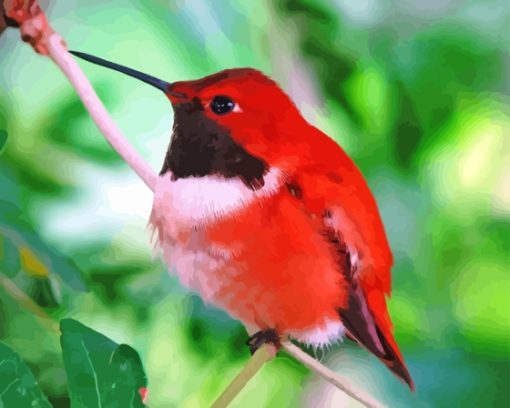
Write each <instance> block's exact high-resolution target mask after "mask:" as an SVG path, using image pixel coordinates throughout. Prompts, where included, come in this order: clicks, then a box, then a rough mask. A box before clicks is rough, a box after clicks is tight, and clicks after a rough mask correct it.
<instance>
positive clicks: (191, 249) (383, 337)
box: [72, 52, 414, 389]
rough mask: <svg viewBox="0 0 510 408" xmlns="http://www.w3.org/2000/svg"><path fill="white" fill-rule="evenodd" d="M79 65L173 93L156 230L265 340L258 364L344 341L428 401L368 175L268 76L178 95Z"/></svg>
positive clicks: (194, 87) (200, 281)
mask: <svg viewBox="0 0 510 408" xmlns="http://www.w3.org/2000/svg"><path fill="white" fill-rule="evenodd" d="M72 53H73V54H74V55H76V56H78V57H80V58H83V59H85V60H88V61H90V62H93V63H95V64H99V65H102V66H105V67H108V68H112V69H114V70H116V71H120V72H122V73H125V74H127V75H130V76H132V77H135V78H138V79H140V80H142V81H144V82H146V83H148V84H150V85H152V86H154V87H156V88H158V89H160V90H161V91H163V92H164V93H165V95H166V96H167V97H168V99H169V100H170V102H171V103H172V107H173V109H174V126H173V135H172V138H171V141H170V145H169V147H168V151H167V154H166V157H165V160H164V164H163V167H162V169H161V172H160V176H159V179H158V183H157V186H156V190H155V196H154V204H153V208H152V214H151V216H150V222H151V224H152V225H153V226H154V228H155V230H156V231H157V236H158V238H159V244H160V245H161V247H162V249H163V254H164V257H165V260H166V262H167V263H168V265H169V266H170V268H171V270H175V271H176V273H177V274H178V276H179V278H180V280H181V282H182V283H183V284H184V285H186V286H188V287H189V288H191V289H193V290H194V291H196V292H198V293H199V294H200V296H201V297H202V298H203V299H204V300H205V301H206V302H209V303H212V304H214V305H216V306H219V307H221V308H223V309H224V310H226V311H227V312H228V313H230V315H231V316H233V317H234V318H236V319H239V320H240V321H241V322H243V323H244V324H245V326H246V327H247V328H248V329H250V330H252V331H253V332H255V334H254V335H253V336H252V337H251V338H250V340H249V342H248V343H249V345H250V348H251V350H252V352H254V351H255V350H256V349H257V348H258V347H260V346H261V345H262V344H264V343H266V342H271V343H274V344H275V345H277V346H278V345H279V342H280V339H282V338H287V337H291V338H294V339H296V340H298V341H300V342H303V343H306V344H309V345H312V346H315V347H320V346H325V345H328V344H330V343H334V342H337V341H338V340H339V339H341V338H342V337H343V336H344V335H346V336H348V337H349V338H351V339H353V340H354V341H356V342H357V343H359V344H360V345H361V346H363V347H364V348H366V349H367V350H369V351H370V352H371V353H373V354H374V355H375V356H376V357H378V358H379V359H380V360H381V361H382V362H383V363H384V364H386V366H387V367H388V368H389V369H390V370H392V371H393V372H394V373H395V374H396V375H397V376H398V377H399V378H401V379H402V380H403V381H405V382H406V383H407V384H408V385H409V387H410V388H411V389H413V388H414V384H413V381H412V379H411V376H410V374H409V371H408V369H407V367H406V365H405V363H404V359H403V357H402V354H401V353H400V351H399V348H398V346H397V343H396V341H395V338H394V336H393V329H392V323H391V319H390V316H389V314H388V309H387V306H386V296H388V295H389V294H390V291H391V267H392V262H393V260H392V254H391V250H390V247H389V245H388V241H387V238H386V234H385V231H384V227H383V224H382V221H381V217H380V215H379V211H378V208H377V204H376V201H375V199H374V197H373V195H372V193H371V191H370V189H369V187H368V185H367V183H366V181H365V179H364V177H363V175H362V174H361V172H360V170H359V169H358V168H357V167H356V165H355V164H354V162H353V161H352V160H351V159H350V158H349V157H348V156H347V154H346V153H345V152H344V151H343V150H342V148H341V147H340V146H338V145H337V144H336V143H335V142H334V141H333V140H332V139H330V138H329V137H328V136H327V135H325V134H324V133H322V132H321V131H320V130H318V129H317V128H315V127H313V126H312V125H310V124H309V123H307V121H306V120H305V119H304V118H303V117H302V116H301V114H300V112H299V111H298V109H297V108H296V106H295V105H294V104H293V103H292V101H291V100H290V98H289V97H288V96H287V95H286V94H285V93H284V92H283V91H282V90H281V88H280V87H279V86H278V85H277V84H276V83H275V82H274V81H272V80H271V79H270V78H268V77H267V76H265V75H264V74H262V73H261V72H259V71H257V70H254V69H250V68H238V69H229V70H225V71H221V72H218V73H216V74H213V75H210V76H207V77H205V78H202V79H198V80H193V81H182V82H173V83H168V82H165V81H162V80H159V79H157V78H154V77H151V76H149V75H147V74H143V73H141V72H138V71H135V70H133V69H131V68H127V67H124V66H121V65H118V64H114V63H112V62H109V61H105V60H103V59H100V58H97V57H94V56H91V55H88V54H84V53H80V52H72Z"/></svg>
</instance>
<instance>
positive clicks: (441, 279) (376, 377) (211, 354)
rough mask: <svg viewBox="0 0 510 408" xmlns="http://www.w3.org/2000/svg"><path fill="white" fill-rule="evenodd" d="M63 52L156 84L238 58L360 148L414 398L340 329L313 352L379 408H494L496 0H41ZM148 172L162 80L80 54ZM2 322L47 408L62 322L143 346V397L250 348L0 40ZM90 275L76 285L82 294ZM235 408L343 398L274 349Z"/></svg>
mask: <svg viewBox="0 0 510 408" xmlns="http://www.w3.org/2000/svg"><path fill="white" fill-rule="evenodd" d="M50 3H51V4H48V2H45V3H44V2H43V4H45V5H46V10H47V13H48V16H49V18H50V20H51V22H52V24H53V26H54V27H55V29H56V30H57V31H58V32H60V33H61V34H62V35H63V37H64V38H65V39H66V41H67V43H68V45H69V47H70V49H75V50H80V51H85V52H89V53H92V54H95V55H98V56H102V57H104V58H107V59H110V60H113V61H116V62H119V63H122V64H125V65H128V66H131V67H134V68H136V69H139V70H142V71H145V72H147V73H150V74H152V75H155V76H159V77H161V78H162V79H166V80H169V81H172V80H183V79H192V78H197V77H200V76H204V75H208V74H210V73H213V72H215V71H218V70H220V69H223V68H229V67H237V66H251V67H255V68H258V69H261V70H263V71H264V72H266V73H267V74H269V75H271V76H272V77H273V78H275V79H276V80H277V81H278V82H279V83H280V84H281V85H282V87H283V88H284V89H285V90H286V91H287V92H288V93H289V94H290V95H291V96H292V98H293V100H294V101H295V102H296V104H297V105H298V106H299V108H300V109H301V111H302V112H303V114H304V115H305V116H306V117H307V118H308V119H309V120H310V121H311V122H312V123H313V124H315V125H316V126H318V127H320V128H321V129H323V130H324V131H325V132H327V133H328V134H329V135H330V136H331V137H333V138H334V139H335V140H337V141H338V142H339V143H340V144H341V145H342V146H343V147H344V148H345V149H346V150H347V152H348V153H349V154H350V155H351V156H352V157H353V158H354V159H355V161H356V162H357V163H358V164H359V166H360V167H361V169H362V171H363V173H364V174H365V175H366V176H367V178H368V181H369V184H370V186H371V187H372V189H373V191H374V192H375V194H376V197H377V200H378V203H379V206H380V209H381V212H382V215H383V219H384V222H385V225H386V229H387V232H388V235H389V239H390V242H391V246H392V248H393V250H394V253H395V259H396V264H395V267H394V269H393V277H394V278H393V282H394V289H393V297H392V298H391V300H390V302H389V304H390V308H391V314H392V316H393V319H394V322H395V326H396V336H397V339H398V341H399V343H400V344H401V348H402V350H403V353H404V355H405V357H406V359H407V361H408V363H409V366H410V370H411V373H412V374H413V376H414V378H415V381H416V384H417V392H416V393H415V394H411V393H410V392H409V391H408V389H406V388H405V387H404V386H403V385H401V384H400V383H399V382H398V381H397V380H396V379H395V378H394V377H393V376H392V375H391V373H390V372H389V371H388V370H387V369H386V368H385V367H384V366H383V365H382V364H380V363H379V362H378V361H376V359H375V358H372V357H371V356H369V355H368V353H367V352H365V351H363V350H359V349H357V348H356V347H354V346H352V345H351V344H349V342H346V343H344V344H342V345H340V346H337V347H334V348H333V349H331V350H328V351H327V352H326V351H324V352H318V353H317V354H318V357H319V358H321V360H322V362H323V363H324V364H326V365H328V366H330V367H332V368H334V369H335V370H336V371H338V372H340V373H342V374H344V375H346V376H348V377H349V378H351V380H352V381H353V382H355V383H357V384H359V385H360V386H361V387H362V388H364V389H366V390H368V391H369V392H370V393H372V394H374V395H375V396H377V397H378V398H379V399H380V400H382V401H384V402H385V403H386V404H388V405H389V406H392V407H408V406H413V407H457V406H458V407H506V406H509V393H510V390H509V384H510V376H509V309H510V302H509V300H508V298H509V296H510V281H509V271H510V259H509V245H510V244H509V241H510V239H509V235H510V225H509V224H510V222H509V213H510V141H509V138H510V115H509V114H510V109H509V106H510V104H509V102H510V98H509V90H510V89H509V83H510V79H509V75H508V72H509V68H510V64H509V61H510V60H509V48H508V45H509V35H510V28H509V18H510V12H509V6H508V4H507V3H506V2H505V1H504V0H501V1H499V0H498V1H460V0H451V1H445V0H443V1H440V0H432V1H429V2H422V1H419V0H405V1H404V0H403V1H400V2H398V1H392V0H385V1H376V0H360V1H357V2H353V1H349V0H334V1H333V0H331V1H325V0H324V1H311V0H310V1H307V0H280V1H266V2H262V1H261V2H258V1H242V0H239V1H226V0H222V1H215V0H209V1H198V0H188V1H184V0H168V1H163V0H152V1H144V0H138V1H137V0H122V1H120V0H118V1H109V2H107V3H105V2H104V1H99V0H89V1H87V2H84V1H82V2H80V1H76V0H74V1H68V0H65V1H64V0H60V1H51V2H50ZM80 64H81V66H82V68H83V70H84V71H85V72H86V74H87V75H88V77H89V78H90V79H91V81H92V83H93V84H94V86H95V88H96V90H97V91H98V93H99V95H100V96H101V98H102V99H103V101H104V102H105V104H106V105H107V107H108V109H109V110H110V112H111V113H112V116H113V117H114V118H115V120H116V121H117V123H118V124H119V125H120V127H121V128H122V129H123V130H124V131H125V133H126V134H127V135H128V137H129V138H130V140H131V142H132V143H133V144H134V145H135V146H136V148H137V149H138V150H139V151H140V152H141V153H142V154H143V156H144V157H145V158H147V160H148V161H149V162H150V163H151V165H152V166H153V167H154V168H156V169H159V168H160V167H161V163H162V161H163V158H164V154H165V150H166V147H167V144H168V140H169V136H170V129H171V125H172V111H171V108H170V105H169V103H168V102H167V101H166V100H165V98H164V96H162V95H161V94H160V93H159V92H158V91H156V90H154V89H153V88H151V87H149V86H146V85H144V84H142V83H140V82H137V81H135V80H133V79H130V78H127V77H125V76H122V75H121V74H117V73H114V72H112V71H109V70H106V69H103V68H99V67H96V66H93V65H91V64H87V63H80ZM0 88H1V89H2V92H1V93H0V136H3V137H4V136H5V135H6V134H8V142H7V145H6V148H5V151H4V152H3V154H2V155H1V157H0V340H1V341H4V342H5V343H6V344H8V345H9V346H11V347H12V348H13V349H14V350H15V351H16V352H18V353H19V354H20V355H21V356H22V358H23V359H24V360H25V361H27V363H28V364H29V366H30V368H31V369H32V371H33V372H34V375H35V376H36V378H37V380H38V381H39V383H40V384H41V385H42V387H43V389H44V391H45V392H46V393H47V394H48V395H49V396H50V400H51V402H52V403H53V404H54V406H55V407H66V406H68V404H69V402H68V399H67V396H66V378H65V373H64V370H63V365H62V358H61V355H60V346H59V340H58V329H56V327H57V326H56V325H55V322H57V321H58V320H60V319H61V318H62V317H72V318H75V319H77V320H79V321H81V322H82V323H84V324H87V325H89V326H90V327H92V328H94V329H96V330H98V331H100V332H102V333H104V334H105V335H107V336H108V337H110V338H112V339H114V340H115V341H116V342H118V343H120V342H125V343H128V344H130V345H131V346H133V347H134V348H135V349H137V350H138V351H139V352H140V354H141V356H142V360H143V362H144V365H145V369H146V371H147V376H148V380H149V389H150V402H151V407H181V406H182V407H202V406H207V404H209V403H210V402H212V401H213V399H214V398H215V397H216V396H217V395H218V394H219V392H220V391H221V390H222V389H223V388H224V387H225V385H226V384H227V383H228V382H229V381H230V379H231V378H232V377H233V375H234V374H235V373H236V372H237V371H238V370H239V369H240V368H241V367H242V365H243V364H244V363H245V362H246V360H247V359H248V357H249V354H248V351H247V349H246V347H245V346H244V341H245V340H246V338H247V335H246V333H245V331H244V329H243V328H242V326H241V325H240V324H239V323H238V322H236V321H233V320H231V319H230V318H229V317H228V316H227V315H226V314H224V313H223V312H221V311H219V310H216V309H213V308H211V307H206V306H205V305H204V304H203V303H202V302H201V300H200V299H199V298H198V297H197V296H195V295H193V294H191V293H189V292H187V291H186V290H184V289H183V288H182V287H181V286H180V285H179V283H178V282H177V280H176V279H175V278H174V277H171V276H169V275H168V273H167V272H166V270H165V267H164V265H163V264H162V262H161V261H160V259H159V257H153V256H152V246H151V243H150V233H149V232H148V230H147V228H146V224H147V219H148V214H149V212H150V207H151V193H150V192H149V191H148V189H147V188H146V187H145V186H144V185H143V183H142V182H141V181H140V180H138V179H137V177H136V176H135V175H134V173H133V172H132V171H131V170H130V169H129V168H127V166H126V165H125V164H124V163H123V162H122V161H121V160H120V159H119V158H118V157H117V155H116V154H115V153H114V152H113V150H112V149H111V148H110V146H109V145H108V144H107V143H106V142H105V140H104V139H103V137H102V135H101V134H100V133H99V132H98V131H97V129H96V128H95V127H94V125H93V123H92V121H91V119H90V118H89V116H88V115H87V114H86V113H85V111H84V109H83V107H82V105H81V103H80V102H79V100H78V98H77V96H76V95H75V94H74V92H73V90H72V89H71V87H70V85H69V84H68V83H67V82H66V80H65V78H64V77H63V75H62V74H61V73H60V72H59V71H58V69H57V68H56V66H55V65H53V64H52V63H51V62H50V61H49V60H48V59H46V58H42V57H40V56H37V55H35V54H34V53H33V51H32V50H31V49H30V48H29V47H28V46H26V45H25V44H22V43H21V42H20V41H19V33H18V32H17V31H16V30H13V29H9V30H7V31H5V32H4V33H3V34H2V36H1V37H0ZM85 288H88V291H87V290H85ZM233 406H236V407H287V406H293V407H294V406H307V407H333V406H335V407H338V406H345V407H355V406H359V405H358V404H356V403H354V402H352V401H351V400H349V399H348V398H347V397H346V396H345V395H344V394H342V393H341V392H340V391H337V390H336V389H334V388H332V387H331V386H329V385H328V384H327V383H325V382H324V381H322V380H319V379H317V378H316V377H314V376H312V375H311V374H310V373H309V371H308V370H306V369H304V368H303V367H302V366H300V365H299V364H297V363H296V362H294V361H293V360H292V359H290V358H288V357H286V356H285V355H283V356H281V357H280V358H278V359H276V360H274V361H273V362H271V363H269V364H268V365H267V366H266V367H265V368H264V369H263V370H262V372H260V373H259V374H258V375H257V377H256V378H255V379H254V380H253V381H252V382H251V383H250V384H249V386H248V387H247V388H246V389H245V390H244V391H243V392H242V394H241V395H240V396H239V397H238V399H236V401H235V403H234V404H233Z"/></svg>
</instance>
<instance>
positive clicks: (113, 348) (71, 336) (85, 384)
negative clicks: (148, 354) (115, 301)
mask: <svg viewBox="0 0 510 408" xmlns="http://www.w3.org/2000/svg"><path fill="white" fill-rule="evenodd" d="M60 327H61V330H62V337H61V344H62V350H63V353H64V363H65V367H66V371H67V378H68V383H69V393H70V396H71V401H72V406H73V408H80V407H83V408H92V407H98V408H115V407H118V408H124V407H126V408H137V407H143V406H144V405H143V403H142V400H141V396H140V393H139V390H140V389H141V388H145V387H146V386H147V380H146V378H145V373H144V371H143V368H142V363H141V361H140V357H139V356H138V354H137V353H136V351H135V350H133V349H132V348H131V347H129V346H128V345H126V344H121V345H118V344H117V343H115V342H113V341H111V340H110V339H108V338H107V337H105V336H103V335H102V334H100V333H98V332H96V331H94V330H91V329H90V328H88V327H86V326H84V325H82V324H81V323H78V322H77V321H75V320H71V319H64V320H62V322H61V324H60Z"/></svg>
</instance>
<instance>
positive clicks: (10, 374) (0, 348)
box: [0, 342, 52, 408]
mask: <svg viewBox="0 0 510 408" xmlns="http://www.w3.org/2000/svg"><path fill="white" fill-rule="evenodd" d="M0 406H1V407H2V408H52V407H51V405H50V403H49V402H48V400H47V399H46V397H45V396H44V394H43V393H42V391H41V389H40V388H39V386H38V385H37V383H36V381H35V379H34V376H33V374H32V372H31V371H30V369H29V368H28V367H27V366H26V365H25V364H24V363H23V362H22V361H21V359H20V357H19V356H18V355H17V354H16V353H15V352H14V351H12V350H11V349H10V348H9V347H7V346H6V345H5V344H3V343H1V342H0Z"/></svg>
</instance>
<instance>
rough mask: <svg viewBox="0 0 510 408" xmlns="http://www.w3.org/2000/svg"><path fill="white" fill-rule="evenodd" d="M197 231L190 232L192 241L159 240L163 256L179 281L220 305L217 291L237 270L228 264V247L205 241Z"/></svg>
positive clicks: (218, 291) (221, 288) (204, 298)
mask: <svg viewBox="0 0 510 408" xmlns="http://www.w3.org/2000/svg"><path fill="white" fill-rule="evenodd" d="M200 235H201V234H200V232H198V231H194V232H192V236H193V237H192V239H191V240H190V241H191V242H190V241H187V242H186V241H182V240H171V241H165V242H160V245H161V247H162V249H163V256H164V258H165V262H166V264H167V265H168V268H169V271H170V272H171V273H175V274H176V275H177V276H178V277H179V280H180V282H181V283H182V285H184V286H185V287H187V288H190V289H191V290H193V291H194V292H197V293H198V294H199V295H200V297H201V298H202V299H203V300H204V301H205V302H206V303H211V304H214V305H216V306H222V304H221V298H220V294H221V293H223V292H224V291H225V290H226V289H228V287H229V286H230V285H231V283H232V282H235V279H236V276H237V275H238V271H236V269H235V268H233V267H232V266H231V265H230V260H229V251H228V250H225V249H222V248H218V247H215V246H214V245H211V244H208V245H207V244H206V242H205V241H204V240H202V239H200V238H201V237H200ZM199 241H201V243H198V242H199Z"/></svg>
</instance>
